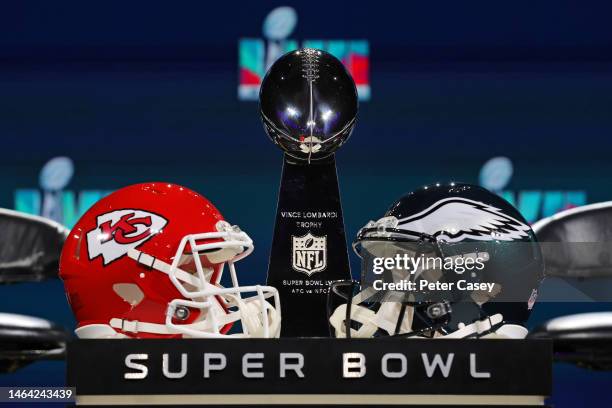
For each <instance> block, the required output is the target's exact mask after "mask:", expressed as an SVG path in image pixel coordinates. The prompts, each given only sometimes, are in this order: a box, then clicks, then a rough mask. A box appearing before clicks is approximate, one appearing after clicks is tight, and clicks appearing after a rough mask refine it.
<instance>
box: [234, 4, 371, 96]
mask: <svg viewBox="0 0 612 408" xmlns="http://www.w3.org/2000/svg"><path fill="white" fill-rule="evenodd" d="M297 20H298V17H297V13H296V11H295V10H294V9H293V8H292V7H278V8H275V9H274V10H272V11H271V12H270V13H269V14H268V16H267V17H266V19H265V20H264V24H263V35H264V37H265V39H263V38H242V39H240V40H239V42H238V63H239V74H238V75H239V79H238V81H239V83H238V99H240V100H244V101H255V100H257V99H258V97H259V86H260V85H261V81H262V79H263V77H264V75H265V74H266V71H267V70H268V68H269V67H270V66H271V65H272V64H273V63H274V62H275V61H276V60H277V59H278V58H279V57H280V56H281V55H283V54H286V53H288V52H290V51H293V50H296V49H298V48H300V47H304V48H318V49H321V50H324V51H327V52H329V53H330V54H332V55H333V56H335V57H336V58H338V59H339V60H340V61H342V63H343V64H344V65H345V66H346V68H347V69H348V71H349V72H350V73H351V75H352V77H353V80H354V81H355V85H356V86H357V92H358V94H359V99H360V100H362V101H366V100H369V99H370V93H371V91H370V77H369V71H370V57H369V53H370V49H369V44H368V41H367V40H362V39H359V40H304V41H302V43H301V44H299V43H298V41H297V40H293V39H289V36H290V35H291V33H293V30H294V29H295V26H296V24H297Z"/></svg>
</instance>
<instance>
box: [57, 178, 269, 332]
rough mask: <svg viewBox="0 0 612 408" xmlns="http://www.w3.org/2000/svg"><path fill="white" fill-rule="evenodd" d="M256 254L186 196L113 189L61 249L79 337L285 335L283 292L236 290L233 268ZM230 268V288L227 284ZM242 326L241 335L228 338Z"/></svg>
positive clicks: (197, 199) (184, 191)
mask: <svg viewBox="0 0 612 408" xmlns="http://www.w3.org/2000/svg"><path fill="white" fill-rule="evenodd" d="M252 251H253V241H252V240H251V238H249V236H248V235H247V234H246V233H245V232H243V231H240V229H239V228H238V227H236V226H232V225H230V224H229V223H228V222H226V221H225V220H224V219H223V216H222V215H221V213H220V212H219V211H218V210H217V209H216V208H215V207H214V206H213V205H212V204H211V203H210V201H208V200H207V199H206V198H204V197H202V196H201V195H200V194H198V193H196V192H194V191H192V190H189V189H188V188H185V187H181V186H178V185H175V184H168V183H145V184H136V185H132V186H129V187H125V188H122V189H120V190H118V191H115V192H114V193H112V194H110V195H109V196H107V197H105V198H103V199H102V200H100V201H98V202H97V203H96V204H95V205H94V206H93V207H92V208H90V209H89V210H88V211H87V212H86V213H85V215H83V217H81V219H80V220H79V222H77V224H76V225H75V227H74V228H73V230H72V231H71V233H70V235H69V237H68V239H67V240H66V243H65V245H64V248H63V251H62V256H61V259H60V276H61V278H62V279H63V281H64V286H65V288H66V295H67V298H68V302H69V303H70V306H71V307H72V311H73V312H74V315H75V316H76V319H77V322H78V326H77V329H76V334H77V336H79V337H80V338H125V337H132V338H155V337H174V338H180V337H228V336H232V337H278V336H279V333H280V323H281V316H280V303H279V298H278V291H277V290H276V289H275V288H273V287H270V286H259V285H256V286H239V284H238V278H237V276H236V270H235V268H234V263H235V262H236V261H238V260H240V259H242V258H244V257H246V256H247V255H249V254H250V253H251V252H252ZM225 264H227V265H228V269H229V273H230V278H231V282H232V286H231V287H228V288H224V287H222V286H221V285H220V282H221V277H222V275H223V269H224V266H225ZM245 293H250V296H247V297H243V294H245ZM270 298H274V305H272V304H271V303H270V302H269V300H270ZM238 321H239V322H240V329H241V330H239V332H238V333H235V331H236V330H232V331H230V329H232V325H233V324H234V323H235V322H238ZM234 329H236V328H234Z"/></svg>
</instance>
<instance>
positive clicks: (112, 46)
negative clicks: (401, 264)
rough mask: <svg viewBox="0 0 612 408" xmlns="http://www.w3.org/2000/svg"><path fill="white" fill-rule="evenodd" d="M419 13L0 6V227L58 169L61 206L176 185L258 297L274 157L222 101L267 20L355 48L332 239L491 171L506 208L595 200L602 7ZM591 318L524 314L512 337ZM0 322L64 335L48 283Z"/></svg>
mask: <svg viewBox="0 0 612 408" xmlns="http://www.w3.org/2000/svg"><path fill="white" fill-rule="evenodd" d="M430 3H431V4H430ZM430 3H422V2H402V3H394V2H384V1H378V2H376V3H375V4H368V5H360V4H358V3H354V4H350V3H332V2H328V1H325V2H320V1H309V2H304V3H299V2H294V3H293V4H291V3H282V4H281V3H276V2H271V3H269V4H266V3H265V2H244V3H239V2H237V3H234V2H172V3H171V2H151V1H147V2H144V1H142V2H118V1H106V2H103V3H95V4H93V3H87V2H79V3H77V2H61V3H58V2H44V1H40V2H34V1H24V2H9V3H5V4H3V5H2V6H0V152H2V159H1V161H0V174H1V175H2V176H0V207H7V208H12V207H13V199H14V198H13V195H14V191H15V190H16V189H20V188H37V187H38V173H39V171H40V169H41V167H42V165H43V164H44V163H45V162H46V161H47V160H48V159H50V158H52V157H54V156H58V155H66V156H69V157H71V158H72V159H73V160H74V162H75V167H76V173H75V176H74V178H73V180H72V181H71V183H70V185H69V186H68V188H69V189H71V190H74V191H80V190H86V189H103V190H112V189H116V188H118V187H121V186H124V185H127V184H130V183H134V182H141V181H155V180H161V181H171V182H177V183H180V184H184V185H186V186H189V187H191V188H193V189H195V190H197V191H199V192H201V193H202V194H204V195H205V196H207V197H208V198H209V199H211V200H212V201H213V202H214V203H215V204H216V205H217V206H218V207H219V208H220V209H221V210H222V211H223V213H224V214H225V216H226V218H228V219H229V220H230V221H231V222H233V223H236V224H238V225H240V226H241V227H242V228H243V229H244V230H246V231H247V232H248V233H249V234H250V235H251V236H252V237H253V239H254V241H255V243H256V250H255V253H254V254H253V255H252V256H251V257H249V258H248V259H247V260H245V261H243V262H241V265H239V273H240V275H241V279H242V281H243V282H245V283H249V282H257V281H261V280H263V279H264V277H265V271H266V266H267V257H268V253H269V248H270V241H271V236H272V226H273V222H274V214H275V206H276V197H277V189H278V182H279V178H280V168H281V161H282V157H281V154H280V152H279V151H278V150H277V149H276V148H275V147H274V146H273V145H272V144H271V143H270V142H269V141H268V140H267V138H266V136H265V134H264V132H263V129H262V126H261V124H260V121H259V117H258V111H257V104H256V103H251V102H240V101H238V100H237V98H236V88H237V80H238V66H237V42H238V39H239V38H242V37H256V38H257V37H261V36H262V32H261V26H262V23H263V20H264V18H265V16H266V15H267V13H268V12H269V11H270V10H271V9H272V8H274V7H275V6H278V5H285V4H290V5H292V6H294V7H295V9H296V10H297V13H298V17H299V21H298V25H297V28H296V30H295V31H294V33H293V34H292V36H291V37H292V38H296V39H298V40H300V41H301V40H304V39H318V38H325V39H361V38H365V39H367V40H369V42H370V53H371V61H370V62H371V88H372V100H371V101H369V102H364V103H362V104H361V106H360V114H359V122H358V125H357V128H356V130H355V132H354V134H353V136H352V138H351V140H350V141H349V143H347V144H346V145H345V146H344V147H343V148H342V149H341V151H340V152H339V153H338V155H337V161H338V169H339V178H340V188H341V193H342V199H343V205H344V212H345V222H346V228H347V235H348V237H349V238H351V237H353V236H354V234H355V233H356V231H357V229H358V228H359V227H361V226H362V225H363V224H364V223H365V222H367V221H368V220H369V219H371V218H375V217H379V216H380V215H382V213H383V212H384V211H385V209H386V207H387V206H388V205H389V204H390V203H391V202H392V201H393V200H395V199H396V198H397V197H399V196H400V195H401V194H403V193H405V192H407V191H410V190H411V189H413V188H415V187H418V186H420V185H423V184H426V183H430V182H434V181H445V180H456V181H466V182H472V183H476V182H477V181H478V173H479V171H480V168H481V166H482V165H483V163H484V162H485V161H486V160H488V159H489V158H491V157H493V156H498V155H503V156H507V157H509V158H510V159H511V160H512V161H513V163H514V166H515V172H514V176H513V178H512V180H511V182H510V184H509V186H508V188H509V189H511V190H515V191H523V190H541V191H548V190H584V191H586V193H587V197H588V201H589V202H598V201H605V200H611V199H612V189H611V187H612V186H611V184H612V183H611V182H610V179H609V177H610V174H612V161H611V160H610V159H609V157H610V153H611V151H612V141H610V139H609V138H610V133H611V132H612V116H611V114H610V112H612V71H611V69H610V68H611V67H612V25H611V24H610V15H612V5H611V4H610V3H608V2H601V3H598V2H553V1H550V2H548V1H546V2H526V1H525V2H484V1H483V2H470V3H469V4H468V3H464V2H430ZM352 265H353V271H354V272H355V271H357V270H358V269H357V263H356V259H355V258H354V257H353V259H352ZM606 307H607V305H597V304H576V303H572V304H550V303H549V304H541V305H539V306H538V307H537V308H536V310H535V312H534V314H533V315H532V319H531V321H530V326H531V327H533V326H534V325H536V324H537V323H538V322H541V321H543V320H545V319H547V318H549V317H552V316H557V315H563V314H568V313H572V312H578V311H586V310H593V309H604V308H606ZM0 311H3V312H18V313H24V314H32V315H36V316H41V317H46V318H50V319H52V320H54V321H57V322H59V323H60V324H62V325H64V326H66V327H69V328H72V327H73V326H74V321H73V319H72V315H71V312H70V310H69V309H68V307H67V305H66V303H65V299H64V296H63V289H62V285H61V282H59V281H52V282H46V283H42V284H36V285H30V284H22V285H13V286H9V287H1V288H0ZM63 370H64V368H63V365H62V364H61V363H38V364H35V365H33V366H30V367H28V368H26V369H24V370H22V371H20V372H18V373H16V374H10V375H0V385H5V384H14V385H26V384H62V383H63V375H64V374H63ZM509 380H511V379H509ZM611 380H612V375H610V374H607V373H592V372H587V371H584V370H581V369H577V368H574V367H569V366H560V365H559V366H556V367H555V390H554V397H553V402H555V404H556V405H557V406H568V407H569V406H572V407H576V406H582V405H584V406H589V405H592V404H594V402H595V401H598V403H599V405H605V402H608V403H612V396H611V395H610V393H609V392H608V390H607V388H608V387H609V384H611V382H610V381H611ZM578 390H580V391H578ZM604 401H605V402H604Z"/></svg>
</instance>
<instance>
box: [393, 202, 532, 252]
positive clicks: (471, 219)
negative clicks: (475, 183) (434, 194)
mask: <svg viewBox="0 0 612 408" xmlns="http://www.w3.org/2000/svg"><path fill="white" fill-rule="evenodd" d="M398 226H399V227H400V228H403V229H408V230H412V231H420V232H424V233H426V234H429V235H432V236H434V237H436V238H440V239H443V240H445V241H447V242H459V241H462V240H464V239H466V238H470V239H474V240H477V241H493V240H499V241H513V240H520V239H522V238H525V237H527V236H528V231H529V230H530V229H531V228H530V227H529V226H528V225H526V224H524V223H523V222H521V221H519V220H517V219H516V218H513V217H511V216H509V215H506V214H505V213H504V212H503V211H502V210H501V209H499V208H496V207H493V206H491V205H488V204H485V203H481V202H479V201H473V200H469V199H467V198H459V197H451V198H446V199H443V200H440V201H438V202H436V203H434V204H433V205H431V206H430V207H429V208H427V209H425V210H423V211H421V212H419V213H417V214H414V215H411V216H408V217H405V218H402V219H400V220H399V223H398Z"/></svg>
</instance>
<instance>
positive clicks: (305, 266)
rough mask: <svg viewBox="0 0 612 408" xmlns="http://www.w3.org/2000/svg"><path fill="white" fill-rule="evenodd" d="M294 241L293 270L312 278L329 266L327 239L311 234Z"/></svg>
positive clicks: (296, 238)
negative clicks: (314, 274)
mask: <svg viewBox="0 0 612 408" xmlns="http://www.w3.org/2000/svg"><path fill="white" fill-rule="evenodd" d="M291 239H292V241H293V269H295V270H296V271H298V272H304V273H305V274H306V275H308V276H310V275H312V274H313V273H316V272H321V271H322V270H324V269H325V267H326V266H327V237H326V236H322V237H317V236H314V235H312V234H311V233H310V232H309V233H308V234H306V235H304V236H302V237H295V236H292V237H291Z"/></svg>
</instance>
